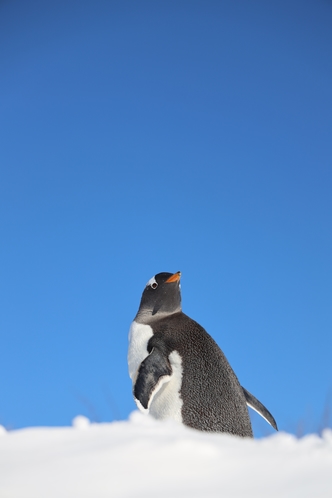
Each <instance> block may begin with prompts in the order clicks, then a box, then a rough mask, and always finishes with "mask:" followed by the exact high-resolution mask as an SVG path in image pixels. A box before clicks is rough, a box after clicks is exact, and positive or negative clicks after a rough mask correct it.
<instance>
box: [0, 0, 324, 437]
mask: <svg viewBox="0 0 332 498" xmlns="http://www.w3.org/2000/svg"><path fill="white" fill-rule="evenodd" d="M331 25H332V5H331V3H330V2H327V1H320V0H318V1H317V0H315V1H314V0H312V1H308V0H302V1H292V0H287V1H280V0H278V1H270V2H265V1H256V0H253V1H252V2H247V1H244V0H243V1H220V2H217V1H209V0H206V1H204V2H203V1H192V2H186V1H181V0H178V1H176V2H173V1H167V2H166V1H160V2H159V1H158V2H152V1H151V2H148V1H140V2H135V1H126V0H124V1H121V2H112V1H100V0H96V1H94V2H86V1H83V2H82V1H72V0H70V1H57V2H42V1H34V2H29V3H28V2H23V1H15V0H12V1H10V2H8V1H7V2H6V1H4V2H1V5H0V57H1V64H0V67H1V69H0V126H1V144H0V230H1V235H0V261H1V264H0V272H1V273H0V299H1V312H0V337H1V339H0V340H1V348H0V378H1V383H0V424H2V425H5V426H7V427H9V428H20V427H25V426H31V425H68V424H70V423H71V420H72V418H73V417H74V416H76V415H77V414H79V413H81V414H84V415H87V416H89V417H90V418H92V419H94V420H96V421H110V420H113V419H119V418H120V419H125V418H127V416H128V414H129V413H130V412H131V411H132V410H133V409H134V408H135V405H134V402H133V400H132V395H131V384H130V380H129V377H128V371H127V362H126V355H127V340H128V329H129V326H130V323H131V321H132V319H133V317H134V316H135V314H136V311H137V308H138V305H139V301H140V297H141V293H142V291H143V288H144V286H145V284H146V282H147V281H148V280H149V278H150V277H151V276H152V275H154V274H155V273H158V272H161V271H169V272H175V271H178V270H181V272H182V298H183V310H184V312H185V313H187V314H188V315H189V316H191V317H192V318H194V319H195V320H197V321H198V322H199V323H200V324H201V325H203V326H204V327H205V328H206V330H207V331H208V332H209V333H210V334H211V335H212V336H213V337H214V338H215V339H216V341H217V342H218V344H219V345H220V347H221V348H222V349H223V351H224V352H225V354H226V356H227V357H228V359H229V361H230V363H231V365H232V366H233V368H234V370H235V372H236V374H237V375H238V377H239V380H240V382H241V383H242V384H243V385H244V386H245V387H246V388H247V389H248V390H249V391H251V392H252V393H253V394H255V395H256V396H257V397H258V398H259V399H260V400H261V401H262V402H263V403H264V404H266V406H267V407H268V408H269V409H270V410H271V412H272V413H273V414H274V416H275V418H276V419H277V422H278V424H279V426H280V428H281V429H283V430H287V431H292V432H299V431H301V430H302V429H303V430H304V431H310V430H314V429H316V428H317V427H318V425H319V423H320V420H321V416H322V413H323V410H324V406H325V403H326V399H327V397H328V395H329V393H331V392H332V391H331V389H332V371H331V370H332V368H331V350H332V339H331V335H332V334H331V325H332V318H331V316H332V258H331V254H332V221H331V220H332V216H331V215H332V195H331V189H332V169H331V168H332V145H331V144H332V58H331V51H332V30H331ZM254 428H255V430H256V433H257V434H258V433H262V434H265V433H269V430H268V427H267V425H266V424H265V422H264V421H262V422H261V421H260V420H258V419H256V418H255V417H254Z"/></svg>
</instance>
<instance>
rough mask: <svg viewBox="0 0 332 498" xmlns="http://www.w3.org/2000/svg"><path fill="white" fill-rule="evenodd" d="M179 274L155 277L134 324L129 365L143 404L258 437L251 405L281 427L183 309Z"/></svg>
mask: <svg viewBox="0 0 332 498" xmlns="http://www.w3.org/2000/svg"><path fill="white" fill-rule="evenodd" d="M180 278H181V273H180V272H176V273H167V272H163V273H158V274H157V275H155V276H153V277H152V278H151V279H150V280H149V281H148V283H147V284H146V287H145V289H144V291H143V294H142V298H141V302H140V306H139V309H138V312H137V314H136V316H135V318H134V320H133V322H132V324H131V326H130V331H129V348H128V367H129V375H130V378H131V380H132V384H133V395H134V399H135V402H136V404H137V406H138V408H139V409H140V410H141V411H142V412H144V413H150V414H151V415H152V416H153V417H154V418H156V419H161V420H164V419H172V420H174V421H177V422H179V423H181V424H184V425H186V426H188V427H191V428H193V429H197V430H200V431H208V432H223V433H229V434H233V435H237V436H241V437H253V432H252V427H251V422H250V417H249V412H248V408H247V407H248V406H250V407H251V408H252V409H254V410H255V411H257V412H258V413H259V414H260V415H261V416H262V417H263V418H264V419H265V420H266V421H267V422H268V423H269V424H270V425H272V427H274V428H275V429H276V430H278V429H277V424H276V421H275V420H274V418H273V416H272V415H271V413H270V412H269V411H268V410H267V409H266V408H265V406H264V405H263V404H262V403H260V401H258V399H256V398H255V397H254V396H253V395H252V394H251V393H249V391H247V390H246V389H244V388H243V387H242V386H241V385H240V383H239V381H238V379H237V377H236V375H235V373H234V371H233V369H232V368H231V366H230V364H229V363H228V361H227V359H226V357H225V355H224V353H223V352H222V351H221V349H220V348H219V346H218V345H217V343H216V342H215V341H214V339H213V338H212V337H211V336H210V335H209V334H208V333H207V332H206V330H205V329H204V328H203V327H202V326H201V325H199V324H198V323H197V322H195V321H194V320H192V319H191V318H189V316H187V315H186V314H184V313H183V312H182V307H181V285H180Z"/></svg>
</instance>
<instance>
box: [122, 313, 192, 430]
mask: <svg viewBox="0 0 332 498" xmlns="http://www.w3.org/2000/svg"><path fill="white" fill-rule="evenodd" d="M152 336H153V331H152V328H151V327H150V326H149V325H142V324H140V323H137V322H135V321H133V322H132V324H131V327H130V330H129V349H128V367H129V375H130V378H131V380H132V382H133V385H134V384H135V382H136V378H137V374H138V370H139V367H140V365H141V363H142V361H144V360H145V358H146V357H147V356H148V355H149V353H148V349H147V345H148V342H149V340H150V338H151V337H152ZM169 361H170V364H171V367H172V374H171V375H170V376H169V377H168V378H167V381H166V382H161V383H160V385H159V386H157V388H156V390H155V392H154V393H153V396H152V399H151V400H150V404H149V409H148V410H145V409H144V408H143V407H142V406H141V404H140V403H137V406H138V408H139V409H140V410H141V411H144V412H145V413H146V412H149V413H150V414H151V415H152V416H153V417H154V418H157V419H161V420H163V419H172V420H175V421H177V422H182V415H181V409H182V405H183V401H182V399H181V397H180V389H181V384H182V373H183V370H182V360H181V357H180V355H179V353H178V352H177V351H172V353H171V354H170V355H169Z"/></svg>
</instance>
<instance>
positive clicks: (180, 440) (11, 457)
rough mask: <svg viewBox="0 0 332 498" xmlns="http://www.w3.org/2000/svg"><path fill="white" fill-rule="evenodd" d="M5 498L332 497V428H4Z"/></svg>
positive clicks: (143, 424)
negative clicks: (245, 432) (253, 434)
mask: <svg viewBox="0 0 332 498" xmlns="http://www.w3.org/2000/svg"><path fill="white" fill-rule="evenodd" d="M0 497H1V498H53V497H57V498H67V497H68V498H69V497H70V498H86V497H89V498H90V497H91V498H92V497H93V498H99V497H108V498H117V497H135V498H143V497H144V498H149V497H158V498H164V497H165V498H166V497H167V498H173V497H174V498H177V497H179V498H180V497H181V498H186V497H190V498H193V497H204V498H205V497H227V498H228V497H231V498H233V497H241V498H250V497H255V498H257V497H265V498H266V497H278V498H280V497H290V498H296V497H301V498H305V497H308V498H309V497H310V498H322V497H324V498H331V497H332V431H331V430H329V429H326V430H325V432H324V433H323V437H322V438H320V437H318V436H316V435H310V436H306V437H304V438H302V439H296V438H295V437H294V436H292V435H290V434H286V433H279V434H276V435H274V436H270V437H268V438H265V439H258V440H255V439H253V440H252V439H241V438H238V437H234V436H229V435H224V434H211V433H210V434H207V433H200V432H197V431H194V430H191V429H188V428H186V427H183V426H180V425H177V424H176V423H174V422H173V423H170V422H158V421H156V420H154V419H152V418H151V417H150V416H145V415H142V414H141V413H139V412H134V413H133V414H132V415H131V417H130V419H129V421H124V422H113V423H108V424H90V423H89V421H88V419H86V418H85V417H83V416H79V417H76V418H75V419H74V421H73V427H61V428H60V427H59V428H58V427H54V428H50V427H47V428H46V427H45V428H44V427H36V428H28V429H21V430H17V431H11V432H6V431H5V430H1V431H0Z"/></svg>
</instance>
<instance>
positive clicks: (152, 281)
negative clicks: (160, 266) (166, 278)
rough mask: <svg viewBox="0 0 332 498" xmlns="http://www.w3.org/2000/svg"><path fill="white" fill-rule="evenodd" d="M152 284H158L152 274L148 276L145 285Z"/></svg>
mask: <svg viewBox="0 0 332 498" xmlns="http://www.w3.org/2000/svg"><path fill="white" fill-rule="evenodd" d="M152 284H156V285H158V284H157V282H156V279H155V278H154V276H153V277H152V278H150V280H149V281H148V283H147V284H146V287H148V286H149V285H150V286H152Z"/></svg>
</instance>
